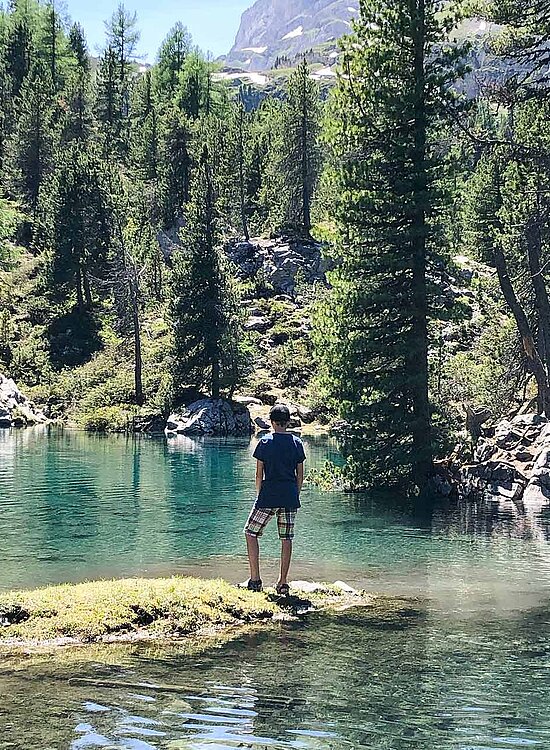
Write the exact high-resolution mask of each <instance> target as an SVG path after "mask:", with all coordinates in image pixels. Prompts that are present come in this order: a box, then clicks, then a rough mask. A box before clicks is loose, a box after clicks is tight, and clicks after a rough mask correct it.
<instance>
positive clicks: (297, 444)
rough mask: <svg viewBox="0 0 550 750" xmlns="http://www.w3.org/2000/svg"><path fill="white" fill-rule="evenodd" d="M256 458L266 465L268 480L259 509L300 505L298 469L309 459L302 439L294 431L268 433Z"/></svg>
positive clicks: (265, 483)
mask: <svg viewBox="0 0 550 750" xmlns="http://www.w3.org/2000/svg"><path fill="white" fill-rule="evenodd" d="M254 458H256V459H258V461H262V463H263V465H264V481H263V482H262V489H261V490H260V494H259V496H258V500H257V501H256V508H288V509H289V510H295V509H296V508H299V507H300V497H299V493H298V481H297V478H296V468H297V467H298V464H303V463H304V461H305V460H306V454H305V451H304V445H303V443H302V441H301V440H300V438H299V437H296V435H293V434H292V433H291V432H273V433H271V435H266V437H263V438H262V439H261V440H260V442H259V443H258V445H257V446H256V450H255V451H254Z"/></svg>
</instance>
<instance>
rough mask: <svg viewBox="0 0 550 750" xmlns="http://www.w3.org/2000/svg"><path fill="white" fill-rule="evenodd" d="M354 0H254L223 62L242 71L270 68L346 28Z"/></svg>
mask: <svg viewBox="0 0 550 750" xmlns="http://www.w3.org/2000/svg"><path fill="white" fill-rule="evenodd" d="M358 12H359V4H358V0H257V1H256V2H255V3H254V5H253V6H252V7H251V8H249V9H248V10H246V11H245V12H244V13H243V16H242V19H241V26H240V28H239V31H238V33H237V37H236V39H235V44H234V45H233V48H232V50H231V52H230V53H229V55H228V56H227V61H226V62H227V64H229V65H233V66H235V67H240V68H243V70H250V71H259V70H268V69H270V68H272V67H273V66H274V64H275V61H276V60H277V59H278V58H279V59H280V58H282V57H287V58H289V59H290V60H292V59H293V58H295V57H296V55H297V54H300V53H301V52H306V51H307V50H309V49H311V48H312V47H316V46H318V45H320V44H324V43H327V42H332V41H335V40H336V39H338V38H339V37H341V36H343V35H344V34H347V33H348V32H349V31H350V26H351V21H352V19H353V18H356V17H357V15H358Z"/></svg>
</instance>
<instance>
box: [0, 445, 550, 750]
mask: <svg viewBox="0 0 550 750" xmlns="http://www.w3.org/2000/svg"><path fill="white" fill-rule="evenodd" d="M330 450H331V449H330V447H329V446H327V444H326V443H322V442H321V443H318V444H316V445H315V444H310V445H309V454H310V456H311V461H310V464H315V463H320V462H321V461H323V460H324V459H325V458H326V456H327V454H328V453H329V452H330ZM249 455H250V446H248V445H247V444H246V443H243V442H236V441H231V442H209V443H193V442H191V441H186V440H179V441H175V442H170V443H168V444H167V443H165V442H164V441H162V440H151V439H130V438H128V439H127V438H124V437H109V438H100V437H93V436H87V435H84V434H80V433H73V432H52V433H51V434H50V436H49V437H46V436H44V435H43V434H40V433H38V432H33V431H25V432H15V433H13V432H12V433H9V432H7V431H4V432H2V431H0V527H1V528H2V566H1V567H0V586H1V587H2V588H11V587H14V586H27V585H38V584H43V583H48V582H55V581H60V580H81V579H84V578H89V577H95V576H96V575H98V574H105V575H131V574H136V573H147V574H157V573H170V572H173V571H178V572H197V571H199V572H201V573H203V574H222V575H225V577H228V578H230V579H231V578H233V579H234V580H239V579H242V578H244V577H245V570H246V569H245V560H244V557H243V555H242V540H241V528H242V525H243V523H244V519H245V517H246V513H247V510H248V506H249V504H250V502H251V498H252V492H251V488H252V487H253V471H254V467H253V465H252V462H251V461H250V459H249ZM304 506H305V507H304V512H303V513H302V514H301V519H300V533H299V537H298V559H297V563H296V568H295V571H296V575H297V576H300V577H301V576H302V575H303V576H307V577H310V578H311V577H317V578H329V579H332V580H334V579H335V578H337V577H339V578H345V579H346V580H349V581H351V582H355V583H359V584H363V585H366V586H369V587H370V588H376V589H379V590H384V591H388V592H397V593H402V594H414V595H419V596H421V597H422V599H423V600H424V601H425V605H424V606H425V610H426V614H425V617H424V618H422V619H421V620H420V621H419V622H417V623H416V624H415V625H414V626H413V627H411V628H408V629H407V630H404V631H391V630H380V629H373V628H372V627H370V626H367V625H366V624H365V623H363V622H362V619H361V615H360V613H345V614H343V615H340V616H338V617H333V618H332V619H331V620H329V621H326V620H323V621H310V622H309V623H307V624H302V625H297V626H296V625H286V626H283V625H281V626H279V627H277V628H275V629H274V630H273V631H272V632H268V633H262V634H259V635H252V636H247V637H243V638H240V639H239V640H237V641H236V642H234V643H231V644H227V645H225V646H222V647H221V648H218V649H215V650H212V651H210V652H209V653H207V654H206V655H203V656H200V657H196V656H191V655H188V654H186V653H185V650H184V648H183V647H182V646H178V647H171V648H170V647H163V648H157V647H144V646H141V647H137V646H136V647H125V648H120V647H119V648H116V649H113V648H104V649H98V650H96V651H95V652H94V661H92V662H90V661H89V660H84V658H83V657H82V658H81V657H80V656H79V654H78V652H76V653H75V652H71V654H70V656H68V657H67V658H66V659H65V660H64V661H63V662H61V661H59V660H56V661H52V660H51V659H47V658H39V657H33V658H29V659H27V658H18V659H15V658H10V659H6V658H5V659H4V661H3V663H2V664H1V665H0V695H1V696H2V697H1V700H0V748H2V749H3V748H17V750H27V749H31V748H32V749H33V750H34V748H36V749H37V750H38V749H40V750H45V749H46V748H55V750H61V748H71V750H72V749H73V748H74V750H76V749H77V748H99V747H107V748H119V749H128V750H151V748H154V749H155V750H164V749H165V748H170V749H171V750H177V749H178V748H193V749H195V750H199V749H200V750H203V748H204V749H205V750H229V749H230V748H238V747H241V748H243V747H244V748H257V749H258V750H264V748H298V749H300V748H303V749H304V750H306V749H307V748H323V749H327V750H329V749H332V750H340V749H343V748H363V747H364V748H377V749H378V748H380V749H382V748H383V749H384V750H402V749H405V748H414V749H415V750H417V749H418V750H420V749H422V750H424V749H425V750H436V749H437V750H451V749H452V750H458V749H460V750H478V749H479V750H480V749H481V748H484V749H487V748H490V749H492V750H494V749H496V748H525V747H535V748H541V750H548V748H550V548H549V547H548V543H547V541H546V539H547V525H546V523H545V522H544V521H543V520H541V519H538V520H537V521H536V522H535V521H534V520H533V519H518V518H515V517H514V516H513V515H512V514H511V513H497V512H496V511H495V510H492V511H491V512H489V511H486V512H483V513H481V512H479V513H474V512H473V511H471V510H470V509H458V510H454V511H448V510H447V511H446V510H445V509H442V508H441V509H436V510H435V511H434V513H433V514H430V515H429V516H428V517H420V518H419V517H416V516H414V514H412V513H411V512H410V511H408V510H407V509H404V508H402V507H397V506H395V505H394V506H392V507H391V508H390V507H388V501H387V500H385V501H383V500H382V499H376V498H362V499H361V498H352V497H346V496H341V495H322V494H319V493H317V492H316V491H315V490H313V489H312V488H308V489H307V490H306V492H305V494H304ZM273 535H274V530H273V532H272V534H271V535H270V536H271V537H273ZM267 541H268V544H267V553H266V559H265V563H266V568H267V570H268V571H269V575H270V574H271V573H272V572H273V571H274V559H273V558H274V555H275V554H276V551H277V543H276V540H275V539H273V538H271V539H270V540H267ZM266 577H267V576H266Z"/></svg>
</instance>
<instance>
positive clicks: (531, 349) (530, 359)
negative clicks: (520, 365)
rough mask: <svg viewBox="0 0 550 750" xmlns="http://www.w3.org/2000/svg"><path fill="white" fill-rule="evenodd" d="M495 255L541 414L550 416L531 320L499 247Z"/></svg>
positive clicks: (545, 380)
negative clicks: (536, 393) (534, 384)
mask: <svg viewBox="0 0 550 750" xmlns="http://www.w3.org/2000/svg"><path fill="white" fill-rule="evenodd" d="M493 255H494V262H495V268H496V269H497V274H498V280H499V283H500V288H501V290H502V295H503V297H504V299H505V300H506V304H507V305H508V307H509V308H510V310H511V311H512V314H513V316H514V318H515V321H516V325H517V328H518V331H519V334H520V336H521V342H522V345H523V351H524V352H525V356H526V358H527V364H528V369H529V370H530V372H532V374H533V375H534V376H535V380H536V382H537V388H538V399H537V400H538V408H539V412H540V413H541V414H545V415H546V416H550V389H549V388H548V375H547V373H546V370H545V369H544V365H543V363H542V360H541V358H540V355H539V353H538V351H537V347H536V345H535V339H534V336H533V332H532V331H531V326H530V325H529V320H528V319H527V315H526V314H525V311H524V309H523V307H522V306H521V303H520V302H519V300H518V298H517V296H516V293H515V291H514V287H513V286H512V282H511V281H510V276H509V274H508V267H507V265H506V258H505V257H504V253H503V252H502V250H501V249H500V248H499V247H498V246H496V247H495V249H494V251H493Z"/></svg>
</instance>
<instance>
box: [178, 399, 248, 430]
mask: <svg viewBox="0 0 550 750" xmlns="http://www.w3.org/2000/svg"><path fill="white" fill-rule="evenodd" d="M166 432H167V433H168V434H170V433H172V434H174V433H175V434H179V435H189V436H216V437H217V436H220V437H226V436H229V435H250V434H251V433H252V432H253V427H252V420H251V418H250V412H249V411H248V409H247V407H246V406H245V405H244V404H239V403H236V402H234V401H227V400H226V399H222V398H220V399H210V398H209V399H202V400H201V401H195V402H194V403H193V404H190V405H189V406H186V407H185V409H184V410H183V411H182V412H181V413H179V414H172V415H171V416H170V418H169V419H168V424H167V427H166Z"/></svg>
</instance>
